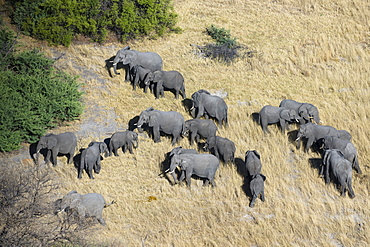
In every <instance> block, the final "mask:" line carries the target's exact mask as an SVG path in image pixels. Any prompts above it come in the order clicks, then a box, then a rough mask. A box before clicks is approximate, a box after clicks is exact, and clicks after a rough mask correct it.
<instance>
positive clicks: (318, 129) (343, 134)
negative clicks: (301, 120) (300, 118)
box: [296, 123, 352, 152]
mask: <svg viewBox="0 0 370 247" xmlns="http://www.w3.org/2000/svg"><path fill="white" fill-rule="evenodd" d="M325 136H337V137H339V138H341V139H344V140H351V138H352V137H351V134H350V133H349V132H348V131H346V130H337V129H336V128H334V127H332V126H328V125H317V124H314V123H306V124H302V125H301V126H300V127H299V130H298V134H297V139H296V141H297V148H298V149H299V148H300V140H301V139H302V137H304V138H307V139H308V140H307V144H306V147H305V152H308V150H309V149H310V148H311V146H312V145H313V144H314V143H316V142H317V141H318V140H320V139H321V138H324V137H325Z"/></svg>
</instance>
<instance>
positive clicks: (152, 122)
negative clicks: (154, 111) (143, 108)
mask: <svg viewBox="0 0 370 247" xmlns="http://www.w3.org/2000/svg"><path fill="white" fill-rule="evenodd" d="M157 118H158V116H156V115H150V116H149V123H148V125H149V127H153V126H157V125H158V119H157Z"/></svg>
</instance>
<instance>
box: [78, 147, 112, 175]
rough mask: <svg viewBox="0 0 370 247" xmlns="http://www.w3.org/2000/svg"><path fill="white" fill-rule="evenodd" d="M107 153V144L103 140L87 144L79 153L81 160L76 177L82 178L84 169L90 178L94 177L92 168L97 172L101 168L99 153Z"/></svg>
mask: <svg viewBox="0 0 370 247" xmlns="http://www.w3.org/2000/svg"><path fill="white" fill-rule="evenodd" d="M101 153H105V154H106V155H108V146H107V144H105V142H91V143H90V144H89V146H88V147H87V148H86V149H85V150H83V151H82V153H81V162H80V167H79V169H78V178H79V179H81V178H82V172H83V170H84V169H85V170H86V171H87V173H88V175H89V177H90V178H91V179H94V176H93V172H92V171H93V170H94V172H95V173H96V174H99V172H100V170H101V165H100V159H101V157H100V154H101Z"/></svg>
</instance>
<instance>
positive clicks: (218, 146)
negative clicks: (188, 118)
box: [204, 136, 236, 163]
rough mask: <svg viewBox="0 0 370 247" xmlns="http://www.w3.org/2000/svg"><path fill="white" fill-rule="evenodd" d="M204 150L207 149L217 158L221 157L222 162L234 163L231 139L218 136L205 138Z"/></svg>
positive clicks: (233, 147) (233, 148) (233, 145)
mask: <svg viewBox="0 0 370 247" xmlns="http://www.w3.org/2000/svg"><path fill="white" fill-rule="evenodd" d="M204 149H205V150H209V151H210V152H211V153H212V154H214V155H215V156H216V157H217V158H219V159H221V160H222V161H223V162H224V163H228V162H232V163H234V161H235V160H234V155H235V151H236V148H235V144H234V142H233V141H231V140H229V139H227V138H223V137H220V136H211V137H209V138H208V139H207V142H206V144H205V146H204Z"/></svg>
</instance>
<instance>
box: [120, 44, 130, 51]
mask: <svg viewBox="0 0 370 247" xmlns="http://www.w3.org/2000/svg"><path fill="white" fill-rule="evenodd" d="M130 49H131V47H130V46H129V45H128V46H125V47H124V48H122V50H130Z"/></svg>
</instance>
